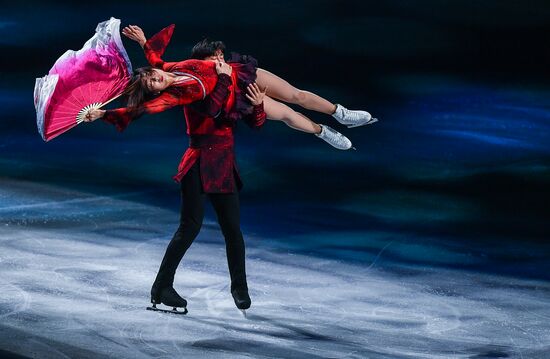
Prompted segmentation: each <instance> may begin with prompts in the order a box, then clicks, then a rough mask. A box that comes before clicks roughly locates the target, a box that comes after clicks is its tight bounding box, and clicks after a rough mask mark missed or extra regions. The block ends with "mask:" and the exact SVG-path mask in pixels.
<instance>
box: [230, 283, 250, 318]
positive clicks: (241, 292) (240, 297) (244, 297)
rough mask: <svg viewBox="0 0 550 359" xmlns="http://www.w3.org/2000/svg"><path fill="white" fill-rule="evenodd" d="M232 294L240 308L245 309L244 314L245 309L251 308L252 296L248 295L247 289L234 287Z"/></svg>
mask: <svg viewBox="0 0 550 359" xmlns="http://www.w3.org/2000/svg"><path fill="white" fill-rule="evenodd" d="M231 295H232V296H233V300H234V301H235V305H236V306H237V308H239V309H240V310H243V314H244V313H245V312H244V310H245V309H248V308H250V304H251V301H250V297H249V296H248V290H246V289H233V290H232V291H231Z"/></svg>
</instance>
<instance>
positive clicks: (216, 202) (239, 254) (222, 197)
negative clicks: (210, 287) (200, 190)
mask: <svg viewBox="0 0 550 359" xmlns="http://www.w3.org/2000/svg"><path fill="white" fill-rule="evenodd" d="M208 196H209V198H210V201H211V202H212V205H213V207H214V210H215V211H216V215H217V217H218V223H219V224H220V227H221V230H222V233H223V236H224V238H225V248H226V252H227V264H228V266H229V274H230V276H231V291H233V290H234V289H240V290H245V291H248V285H247V282H246V270H245V247H244V240H243V235H242V232H241V227H240V208H239V194H238V193H212V194H209V195H208Z"/></svg>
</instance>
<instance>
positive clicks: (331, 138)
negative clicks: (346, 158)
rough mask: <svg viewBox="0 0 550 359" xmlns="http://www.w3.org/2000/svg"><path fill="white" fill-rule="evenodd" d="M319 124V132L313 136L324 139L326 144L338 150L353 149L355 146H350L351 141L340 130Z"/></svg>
mask: <svg viewBox="0 0 550 359" xmlns="http://www.w3.org/2000/svg"><path fill="white" fill-rule="evenodd" d="M319 126H321V133H319V134H317V133H316V134H315V136H317V137H319V138H321V139H323V140H325V141H326V142H327V143H328V144H330V145H331V146H333V147H335V148H337V149H339V150H349V149H350V148H353V149H355V147H352V146H351V141H350V140H349V139H348V138H347V137H346V136H344V135H342V134H341V133H340V132H338V131H336V130H335V129H333V128H330V127H329V126H325V125H319Z"/></svg>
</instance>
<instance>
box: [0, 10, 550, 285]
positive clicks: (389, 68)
mask: <svg viewBox="0 0 550 359" xmlns="http://www.w3.org/2000/svg"><path fill="white" fill-rule="evenodd" d="M151 4H152V3H151V2H136V1H132V2H129V1H117V2H114V1H113V2H93V3H80V2H74V1H71V2H69V1H66V2H64V1H63V2H38V1H29V2H25V3H24V5H21V4H17V3H15V2H12V3H10V4H2V11H1V13H0V35H1V36H0V48H1V53H2V56H1V57H0V68H1V69H2V70H1V72H0V76H1V77H0V105H1V108H2V112H3V113H2V120H1V121H0V131H1V139H0V181H1V179H2V178H17V179H21V180H26V181H34V182H44V183H54V184H57V185H61V186H66V187H68V188H77V189H81V190H86V191H89V192H92V193H97V194H98V195H109V194H115V193H120V192H126V191H133V190H137V189H151V190H153V192H152V194H151V196H149V197H147V196H144V197H143V198H142V200H144V201H147V202H149V203H153V204H156V205H159V206H164V207H168V208H173V210H174V216H175V217H174V218H175V219H176V218H177V214H176V213H177V211H178V210H179V197H178V196H179V193H178V185H177V184H175V183H173V182H172V180H171V178H170V177H171V175H173V174H174V172H175V170H176V167H177V164H178V162H179V158H180V156H181V154H182V153H183V151H184V150H185V148H186V147H187V138H186V136H185V124H184V121H183V117H182V114H181V111H180V110H178V109H174V110H171V111H168V112H166V113H163V114H161V115H156V116H149V117H144V118H142V119H140V120H138V121H136V122H135V123H134V124H133V125H132V126H130V127H129V128H128V130H127V131H125V132H124V133H123V134H120V133H117V132H116V131H115V130H114V129H113V128H111V127H109V126H108V125H107V124H105V123H102V122H97V123H94V124H85V125H82V126H79V127H78V128H75V129H73V130H71V131H69V132H68V133H65V134H63V135H62V136H60V137H58V138H56V139H54V140H52V141H51V142H48V143H44V142H43V141H42V139H41V138H40V136H39V134H38V132H37V130H36V120H35V112H34V107H33V96H32V93H33V87H34V79H35V78H36V77H41V76H43V75H45V74H46V73H47V72H48V70H49V69H50V67H51V66H52V65H53V63H54V62H55V60H56V59H57V58H58V57H59V56H60V55H61V54H62V53H63V52H64V51H66V50H67V49H74V50H76V49H79V48H80V47H81V46H82V45H83V43H84V42H85V41H86V40H87V39H88V38H90V37H91V36H92V35H93V31H94V29H95V26H96V25H97V23H99V22H101V21H104V20H107V19H108V18H109V17H111V16H113V17H116V18H120V19H122V23H123V26H124V25H127V24H138V25H140V26H142V28H143V29H144V30H145V32H146V34H147V35H149V36H150V35H152V34H153V33H155V32H156V31H158V30H160V29H161V28H163V27H164V26H166V25H168V24H170V23H175V24H176V32H175V35H174V37H173V39H172V43H171V45H170V47H169V49H168V51H167V53H166V55H165V58H166V59H168V60H180V59H183V58H186V57H187V56H188V54H189V50H190V49H191V47H192V45H193V44H194V43H195V42H196V41H198V40H200V39H201V38H202V37H204V36H209V37H211V38H215V39H222V40H224V41H225V42H226V44H227V46H228V50H234V51H237V52H240V53H247V54H251V55H253V56H255V57H257V58H258V59H259V62H260V66H261V67H263V68H266V69H268V70H270V71H272V72H274V73H276V74H279V75H280V76H282V77H283V78H285V79H287V80H289V81H290V82H291V83H292V84H294V85H296V86H297V87H300V88H303V89H308V90H310V91H314V92H317V93H319V94H320V95H322V96H325V97H327V98H328V99H330V100H332V101H334V102H339V103H342V104H344V105H346V106H348V107H349V108H361V109H366V110H368V111H370V112H371V113H373V115H375V116H376V117H378V118H380V122H378V123H377V124H375V125H373V126H368V127H361V128H357V129H347V128H345V127H343V126H341V125H339V124H337V123H336V122H335V121H334V120H333V119H331V118H330V117H328V116H326V115H321V114H316V113H312V112H309V111H305V113H306V114H308V115H309V116H311V117H312V119H314V120H315V121H318V122H321V123H325V124H329V125H330V126H333V127H334V128H336V129H338V130H340V131H342V132H343V133H344V134H345V135H347V136H348V137H349V138H350V139H351V140H352V141H353V143H354V145H355V146H356V147H357V151H346V152H343V151H337V150H335V149H333V148H331V147H329V146H328V145H326V144H325V143H324V142H322V141H320V140H319V139H317V138H315V137H314V136H311V135H307V134H304V133H300V132H297V131H294V130H292V129H290V128H288V127H286V126H285V125H284V124H282V123H279V122H274V121H269V122H268V123H267V124H266V126H265V127H264V128H263V129H262V130H261V131H260V132H254V131H251V130H249V129H248V128H247V127H246V126H239V128H238V139H237V142H238V143H237V155H238V158H239V166H240V169H241V172H242V175H243V177H244V181H245V188H244V190H243V192H242V197H241V199H242V201H241V202H242V212H243V220H242V221H243V229H244V232H245V234H249V235H254V236H258V237H261V238H265V241H266V245H268V244H269V245H272V246H273V248H274V250H275V249H277V248H279V249H280V248H282V249H284V250H287V249H291V250H294V251H300V252H306V253H313V254H318V255H323V256H331V257H336V258H340V259H342V260H353V261H359V262H364V263H366V264H372V263H374V262H376V263H377V265H380V266H386V267H387V268H389V269H391V268H392V263H396V262H400V263H409V264H413V265H428V266H431V265H442V266H452V267H460V268H465V269H474V270H483V271H491V272H499V273H508V274H513V275H520V276H533V277H545V278H548V269H549V267H548V264H547V263H548V259H549V258H548V257H549V253H550V251H549V243H548V233H549V226H548V218H549V211H548V203H549V200H550V196H549V189H548V185H549V176H550V171H549V165H550V161H549V159H550V146H549V141H548V139H549V131H550V124H549V120H550V97H549V95H550V88H549V84H548V79H549V67H548V63H549V60H550V56H549V55H550V50H549V47H548V41H547V37H548V33H549V30H550V5H548V3H547V2H546V1H529V2H528V3H522V2H519V1H489V0H488V1H435V0H433V1H384V2H382V1H357V2H351V1H301V2H300V1H288V0H287V1H263V2H260V1H258V2H244V1H233V2H227V1H224V2H218V1H208V2H207V1H203V2H198V1H195V2H187V1H162V2H158V4H159V5H151ZM125 46H126V48H127V50H128V52H129V55H130V58H131V59H132V62H133V65H134V67H138V66H141V65H145V60H144V58H143V54H142V52H141V49H140V48H139V47H138V46H137V45H136V44H135V43H132V42H130V41H126V40H125ZM0 201H1V199H0ZM208 216H209V218H210V219H212V220H213V219H214V217H213V214H212V212H209V214H208Z"/></svg>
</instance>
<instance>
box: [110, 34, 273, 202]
mask: <svg viewBox="0 0 550 359" xmlns="http://www.w3.org/2000/svg"><path fill="white" fill-rule="evenodd" d="M173 30H174V25H171V26H169V27H167V28H165V29H163V30H161V31H160V32H159V33H157V34H156V35H154V36H153V37H151V38H150V39H149V40H148V41H147V42H146V43H145V46H144V51H145V56H146V57H147V60H148V61H149V63H150V64H151V65H152V66H154V67H157V68H161V69H163V70H165V71H181V72H185V73H187V74H189V70H190V67H189V66H188V64H189V62H190V61H192V62H193V63H196V62H197V61H199V63H210V64H212V65H213V66H215V64H214V63H213V62H211V61H200V60H186V61H182V62H177V63H169V62H164V61H163V60H162V59H161V56H162V55H163V54H164V51H165V49H166V46H167V45H168V42H169V41H170V38H171V36H172V33H173ZM195 66H196V65H195ZM212 69H213V70H214V73H215V67H212ZM191 70H195V73H193V75H197V77H199V76H203V77H204V78H199V80H198V81H197V80H194V81H189V82H187V83H184V84H183V85H180V86H177V87H176V88H177V90H171V88H168V89H167V90H165V91H164V92H163V93H162V94H161V95H160V96H158V97H157V98H155V99H153V100H151V101H148V102H145V103H144V104H143V105H141V106H139V107H138V108H137V109H133V110H129V109H125V108H121V109H116V110H108V111H106V112H105V115H104V116H103V120H104V121H106V122H109V123H111V124H114V125H115V126H116V128H117V129H118V130H119V131H123V130H124V129H125V128H126V127H127V126H128V124H129V123H130V121H131V120H132V119H135V118H138V117H139V116H141V115H142V114H144V113H157V112H161V111H164V110H166V109H168V108H171V107H173V106H177V105H186V106H184V113H185V119H186V123H187V134H188V135H189V137H190V143H189V148H188V149H187V150H186V151H185V153H184V154H183V156H182V158H181V161H180V163H179V166H178V172H177V174H176V175H175V176H173V179H174V180H175V181H176V182H180V181H181V179H182V178H183V176H185V174H186V173H187V171H189V169H190V168H191V166H193V164H195V162H196V161H197V160H198V161H199V165H200V174H201V182H202V186H203V189H204V191H205V192H206V193H232V192H235V191H236V190H240V189H241V188H242V180H241V178H240V176H239V172H238V169H237V164H236V159H235V153H234V137H233V130H234V128H235V125H236V124H235V123H234V121H231V120H228V119H227V118H225V116H224V115H225V113H226V112H228V110H229V109H230V108H231V106H233V104H234V101H235V91H234V87H235V86H236V83H237V82H236V81H237V78H236V72H235V71H233V74H232V76H228V75H225V74H221V75H219V77H217V82H216V84H215V86H212V87H209V86H211V83H210V82H208V83H207V86H204V87H207V88H206V90H205V91H202V92H201V91H200V86H201V84H200V81H201V80H203V81H205V82H206V81H209V79H208V76H204V74H205V73H206V72H205V71H203V72H202V73H198V71H196V69H193V68H191ZM206 71H209V68H207V69H206ZM197 86H198V87H197ZM181 88H183V89H181ZM166 93H168V94H167V95H165V94H166ZM200 95H203V97H204V98H200ZM206 95H207V96H206ZM159 98H161V99H159ZM265 119H266V115H265V112H264V110H263V105H261V104H260V105H258V106H254V108H253V112H252V114H251V115H249V116H246V117H244V118H243V120H244V121H245V123H246V124H247V125H248V126H250V127H251V128H256V129H259V128H260V127H261V126H262V125H263V124H264V122H265Z"/></svg>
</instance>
